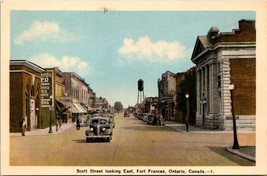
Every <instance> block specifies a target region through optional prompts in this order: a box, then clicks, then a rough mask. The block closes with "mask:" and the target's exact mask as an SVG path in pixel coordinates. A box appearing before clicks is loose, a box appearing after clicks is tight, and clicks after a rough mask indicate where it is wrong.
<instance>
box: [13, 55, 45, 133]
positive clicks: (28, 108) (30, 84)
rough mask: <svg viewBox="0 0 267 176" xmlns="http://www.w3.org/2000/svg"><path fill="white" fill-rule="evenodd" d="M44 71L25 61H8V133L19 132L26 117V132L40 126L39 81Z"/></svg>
mask: <svg viewBox="0 0 267 176" xmlns="http://www.w3.org/2000/svg"><path fill="white" fill-rule="evenodd" d="M43 71H44V69H43V68H42V67H40V66H38V65H36V64H34V63H32V62H29V61H26V60H10V79H9V80H10V95H9V96H10V106H9V107H10V132H20V131H21V128H20V126H19V124H20V121H21V120H22V118H23V117H25V116H26V117H27V118H26V119H25V120H26V123H27V130H28V131H31V130H35V129H36V128H40V126H41V118H40V113H39V110H40V81H41V73H42V72H43Z"/></svg>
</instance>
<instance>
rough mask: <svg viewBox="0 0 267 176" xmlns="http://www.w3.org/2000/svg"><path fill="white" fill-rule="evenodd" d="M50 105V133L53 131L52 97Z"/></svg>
mask: <svg viewBox="0 0 267 176" xmlns="http://www.w3.org/2000/svg"><path fill="white" fill-rule="evenodd" d="M49 103H50V106H49V111H50V126H49V132H48V133H53V131H52V99H50V102H49Z"/></svg>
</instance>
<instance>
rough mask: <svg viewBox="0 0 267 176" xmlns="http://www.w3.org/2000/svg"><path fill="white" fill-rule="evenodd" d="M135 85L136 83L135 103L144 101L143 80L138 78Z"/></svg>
mask: <svg viewBox="0 0 267 176" xmlns="http://www.w3.org/2000/svg"><path fill="white" fill-rule="evenodd" d="M137 85H138V95H137V104H141V103H142V102H143V101H144V99H145V95H144V81H143V80H142V79H139V80H138V81H137Z"/></svg>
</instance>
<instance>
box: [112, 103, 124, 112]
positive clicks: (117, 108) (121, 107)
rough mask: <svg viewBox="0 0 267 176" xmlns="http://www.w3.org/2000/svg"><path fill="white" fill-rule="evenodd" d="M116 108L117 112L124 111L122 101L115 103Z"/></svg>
mask: <svg viewBox="0 0 267 176" xmlns="http://www.w3.org/2000/svg"><path fill="white" fill-rule="evenodd" d="M114 108H115V110H116V111H117V112H121V111H122V110H123V105H122V103H121V102H120V101H116V102H115V103H114Z"/></svg>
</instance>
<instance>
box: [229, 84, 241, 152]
mask: <svg viewBox="0 0 267 176" xmlns="http://www.w3.org/2000/svg"><path fill="white" fill-rule="evenodd" d="M229 89H230V93H231V105H232V115H233V130H234V144H233V147H232V149H240V147H239V144H238V139H237V132H236V119H235V111H234V97H233V90H234V85H233V84H231V85H230V86H229Z"/></svg>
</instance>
